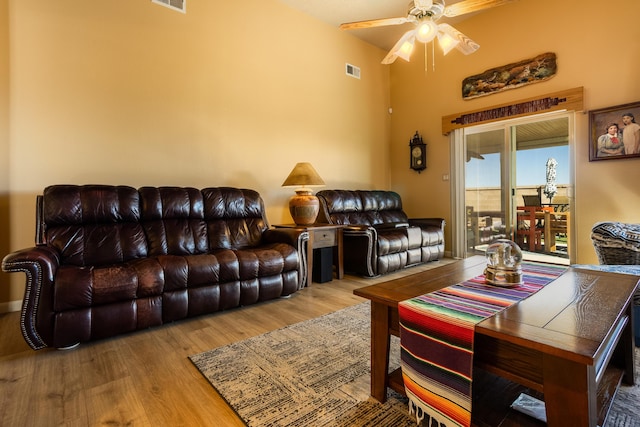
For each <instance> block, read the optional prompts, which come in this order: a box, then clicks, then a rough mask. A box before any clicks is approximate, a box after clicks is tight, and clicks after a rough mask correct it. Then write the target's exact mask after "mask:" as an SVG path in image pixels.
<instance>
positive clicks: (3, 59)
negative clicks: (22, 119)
mask: <svg viewBox="0 0 640 427" xmlns="http://www.w3.org/2000/svg"><path fill="white" fill-rule="evenodd" d="M8 13H9V3H8V0H0V257H2V256H4V254H5V253H7V252H9V250H10V247H11V246H10V238H11V234H10V231H9V230H10V226H9V222H10V221H9V26H8V25H7V23H8ZM9 294H10V288H9V276H8V275H7V274H4V273H1V272H0V301H8V300H9Z"/></svg>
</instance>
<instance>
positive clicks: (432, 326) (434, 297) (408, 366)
mask: <svg viewBox="0 0 640 427" xmlns="http://www.w3.org/2000/svg"><path fill="white" fill-rule="evenodd" d="M565 270H566V267H563V266H554V265H549V264H539V263H529V262H527V263H522V276H523V282H524V284H522V285H518V286H515V287H511V288H502V287H497V286H492V285H488V284H486V283H485V279H484V276H478V277H474V278H473V279H470V280H466V281H464V282H462V283H458V284H456V285H453V286H449V287H447V288H444V289H441V290H439V291H435V292H431V293H428V294H425V295H421V296H419V297H415V298H412V299H409V300H406V301H402V302H400V303H399V304H398V312H399V315H400V343H401V367H402V377H403V380H404V385H405V390H406V392H407V397H408V398H409V412H410V413H413V412H414V411H415V414H416V421H417V422H418V423H420V422H421V421H422V419H423V418H424V416H425V415H428V416H430V417H432V418H434V419H436V420H437V421H438V422H440V423H443V424H444V425H446V426H447V427H449V426H470V425H471V380H472V376H471V374H472V368H473V334H474V329H475V325H476V324H477V323H480V322H481V321H482V320H484V319H486V318H488V317H490V316H493V315H494V314H496V313H498V312H500V311H502V310H504V309H505V308H507V307H509V306H510V305H512V304H515V303H517V302H518V301H521V300H523V299H525V298H527V297H528V296H530V295H532V294H534V293H535V292H537V291H538V290H540V289H541V288H542V287H543V286H544V285H546V284H547V283H550V282H551V281H553V280H554V279H555V278H557V277H558V276H560V275H561V274H562V273H563V272H564V271H565Z"/></svg>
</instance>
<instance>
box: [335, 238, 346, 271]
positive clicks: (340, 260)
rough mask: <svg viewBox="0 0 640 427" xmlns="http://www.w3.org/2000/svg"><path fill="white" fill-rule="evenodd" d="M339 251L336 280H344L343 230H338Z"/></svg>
mask: <svg viewBox="0 0 640 427" xmlns="http://www.w3.org/2000/svg"><path fill="white" fill-rule="evenodd" d="M336 234H337V239H338V241H337V251H336V252H338V263H337V265H336V278H337V279H342V278H343V277H344V252H343V251H344V249H343V247H342V234H343V233H342V228H338V231H337V233H336Z"/></svg>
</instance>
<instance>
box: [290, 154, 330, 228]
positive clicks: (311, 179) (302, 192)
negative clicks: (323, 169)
mask: <svg viewBox="0 0 640 427" xmlns="http://www.w3.org/2000/svg"><path fill="white" fill-rule="evenodd" d="M322 185H324V181H323V180H322V178H320V175H318V172H316V170H315V169H314V168H313V166H311V163H307V162H302V163H298V164H296V165H295V166H294V168H293V170H292V171H291V173H290V174H289V176H288V177H287V179H285V180H284V182H283V183H282V186H283V187H294V186H296V187H299V188H297V189H296V190H295V191H296V195H295V196H293V197H291V199H289V212H290V213H291V217H292V218H293V222H295V223H296V225H300V226H305V225H312V224H314V223H315V222H316V218H318V212H319V211H320V201H319V200H318V198H317V197H316V196H314V195H313V194H312V192H311V190H309V189H308V188H305V187H319V186H322Z"/></svg>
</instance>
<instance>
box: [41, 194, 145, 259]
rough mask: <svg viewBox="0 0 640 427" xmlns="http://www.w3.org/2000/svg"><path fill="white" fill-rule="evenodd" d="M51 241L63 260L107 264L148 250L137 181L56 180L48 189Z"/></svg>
mask: <svg viewBox="0 0 640 427" xmlns="http://www.w3.org/2000/svg"><path fill="white" fill-rule="evenodd" d="M42 210H43V211H42V217H43V221H44V223H45V224H46V231H45V233H46V234H45V239H46V243H47V244H49V245H50V246H52V247H54V248H55V249H56V250H57V251H58V252H59V253H60V256H61V260H60V262H61V264H71V265H75V266H87V265H108V264H114V263H121V262H126V261H129V260H132V259H135V258H140V257H145V256H147V244H146V239H145V235H144V231H143V230H142V227H141V226H140V224H139V223H138V221H139V218H140V212H139V198H138V192H137V190H136V189H134V188H132V187H126V186H103V185H85V186H75V185H68V186H67V185H56V186H51V187H47V188H45V190H44V192H43V202H42Z"/></svg>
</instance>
